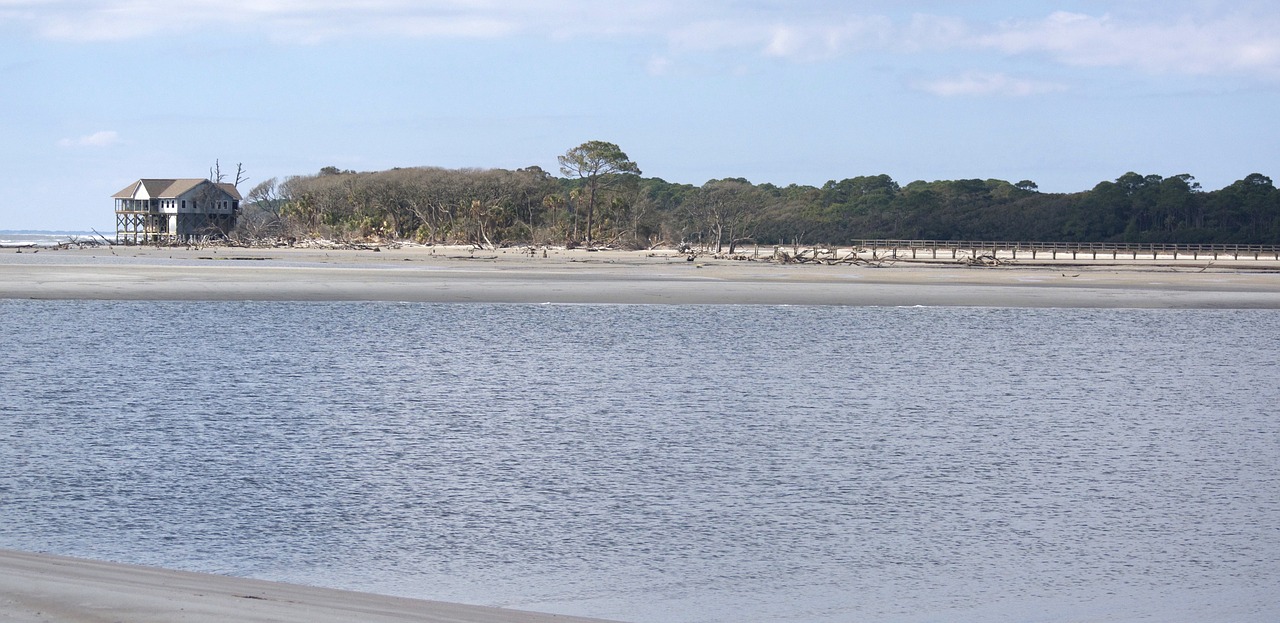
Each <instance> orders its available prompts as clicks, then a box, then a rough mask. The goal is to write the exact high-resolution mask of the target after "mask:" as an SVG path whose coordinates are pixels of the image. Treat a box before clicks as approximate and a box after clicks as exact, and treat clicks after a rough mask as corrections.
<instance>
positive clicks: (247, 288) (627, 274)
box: [0, 246, 1280, 309]
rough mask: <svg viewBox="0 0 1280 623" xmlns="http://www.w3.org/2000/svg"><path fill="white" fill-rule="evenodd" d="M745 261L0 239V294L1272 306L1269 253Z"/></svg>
mask: <svg viewBox="0 0 1280 623" xmlns="http://www.w3.org/2000/svg"><path fill="white" fill-rule="evenodd" d="M374 249H377V250H374ZM771 251H772V250H771V249H770V250H769V251H768V252H761V253H762V254H767V253H771ZM746 257H747V258H748V259H716V258H713V257H710V256H698V257H695V258H692V259H690V257H688V256H686V255H684V254H681V253H678V252H675V251H587V250H582V249H573V250H566V249H557V248H552V249H535V250H532V251H530V250H527V249H518V248H511V249H497V250H488V249H472V248H467V247H439V246H437V247H421V246H406V247H395V246H389V247H371V248H368V249H359V250H357V249H324V248H287V247H285V248H242V247H204V248H187V247H160V248H157V247H138V246H133V247H123V246H115V247H105V246H104V247H98V248H82V249H75V248H71V249H38V250H37V249H3V250H0V298H22V299H25V298H36V299H106V300H112V299H119V300H133V299H136V300H288V301H344V300H355V301H406V302H441V303H454V302H490V303H564V304H573V303H615V304H625V303H637V304H664V303H666V304H767V305H784V304H787V305H863V306H880V305H889V306H900V305H929V306H1002V307H1079V308H1089V307H1109V308H1127V307H1133V308H1270V309H1277V308H1280V262H1275V261H1269V260H1253V259H1247V260H1245V259H1242V260H1221V261H1206V260H1204V259H1200V260H1190V259H1180V260H1170V259H1159V260H1151V259H1145V260H1142V259H1140V260H1125V259H1121V260H1112V259H1106V260H1101V259H1099V260H1083V259H1082V260H1069V259H1063V260H1040V261H1036V262H1034V263H1033V262H1030V261H1025V260H1016V261H1006V262H1003V263H1002V264H1001V265H1000V266H994V267H974V266H965V265H962V264H959V263H954V262H950V263H949V262H943V261H938V262H926V261H911V260H894V261H889V262H884V263H883V264H880V265H865V264H863V265H824V264H780V263H776V262H769V261H764V260H763V259H755V258H752V253H751V252H748V253H747V254H746Z"/></svg>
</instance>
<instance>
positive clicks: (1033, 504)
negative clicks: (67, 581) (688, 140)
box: [0, 301, 1280, 622]
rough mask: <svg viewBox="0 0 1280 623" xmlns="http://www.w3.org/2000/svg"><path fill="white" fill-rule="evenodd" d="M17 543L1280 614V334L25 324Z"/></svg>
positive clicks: (538, 603)
mask: <svg viewBox="0 0 1280 623" xmlns="http://www.w3.org/2000/svg"><path fill="white" fill-rule="evenodd" d="M0 340H2V341H0V353H2V356H3V360H2V361H3V364H2V365H0V546H2V547H9V548H18V549H27V550H35V551H47V552H56V553H62V554H70V555H79V556H90V557H98V558H104V559H109V560H116V561H124V562H137V563H145V564H154V565H162V566H167V567H175V568H183V569H190V570H198V571H212V572H217V573H225V574H232V575H242V576H250V577H257V578H267V579H275V580H285V581H292V582H301V583H308V584H317V585H325V586H336V587H343V588H352V589H358V590H368V591H375V592H382V593H394V594H401V595H409V596H416V597H425V598H434V599H444V600H452V601H462V602H470V603H479V604H489V605H502V606H510V607H519V608H526V609H534V610H544V611H551V612H560V613H567V614H586V615H594V616H601V617H610V618H617V619H623V620H629V621H677V622H693V621H699V622H701V621H723V622H728V621H819V622H837V621H839V622H844V621H886V622H923V621H966V620H968V621H997V622H998V621H1009V622H1015V621H1016V622H1024V621H1027V622H1030V621H1044V622H1066V621H1206V620H1214V621H1258V622H1261V621H1275V620H1280V600H1278V599H1277V598H1276V597H1275V595H1277V594H1280V562H1278V561H1280V418H1278V417H1277V415H1280V413H1278V411H1280V407H1277V405H1278V404H1280V382H1278V381H1280V366H1278V365H1277V363H1276V361H1277V354H1278V353H1280V312H1275V311H1139V310H1028V309H1019V310H1007V309H946V308H943V309H940V308H812V307H697V306H689V307H679V306H676V307H666V306H664V307H644V306H510V305H508V306H501V305H418V304H414V305H400V304H363V303H339V304H307V303H157V302H88V301H66V302H38V301H0Z"/></svg>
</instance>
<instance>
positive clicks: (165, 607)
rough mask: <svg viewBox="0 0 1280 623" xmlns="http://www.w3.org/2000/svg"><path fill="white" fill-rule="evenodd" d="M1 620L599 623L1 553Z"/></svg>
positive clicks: (42, 555) (563, 617)
mask: <svg viewBox="0 0 1280 623" xmlns="http://www.w3.org/2000/svg"><path fill="white" fill-rule="evenodd" d="M0 621H3V622H17V621H23V622H26V621H31V622H35V621H44V622H59V623H62V622H66V623H72V622H75V623H79V622H86V623H87V622H106V621H129V622H131V623H149V622H157V623H160V622H163V623H170V622H174V621H183V622H187V623H206V622H207V623H215V622H216V623H223V622H226V621H241V622H255V621H263V622H266V621H271V622H274V623H294V622H296V623H350V622H353V621H361V622H367V623H384V622H391V621H399V622H404V621H422V622H439V623H516V622H520V623H552V622H556V623H574V622H582V623H587V622H590V621H600V619H585V618H579V617H569V616H558V615H551V614H540V613H534V612H523V611H518V610H507V609H503V608H486V607H481V606H465V605H460V604H451V603H445V602H438V601H425V600H419V599H405V598H401V597H387V596H382V595H371V594H368V593H356V592H351V591H340V590H332V589H324V588H313V587H308V586H297V585H291V584H282V583H279V582H265V581H261V580H247V579H243V578H232V577H226V576H220V575H211V574H204V573H189V572H184V571H170V570H167V569H157V568H153V567H140V566H134V565H121V564H115V563H108V562H99V561H92V560H82V559H77V558H65V557H62V556H51V555H47V554H31V553H26V552H16V551H10V550H0Z"/></svg>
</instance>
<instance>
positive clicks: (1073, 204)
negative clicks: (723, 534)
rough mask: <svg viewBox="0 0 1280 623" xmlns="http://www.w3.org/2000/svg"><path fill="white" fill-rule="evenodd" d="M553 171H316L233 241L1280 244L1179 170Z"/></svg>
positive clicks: (1240, 192)
mask: <svg viewBox="0 0 1280 623" xmlns="http://www.w3.org/2000/svg"><path fill="white" fill-rule="evenodd" d="M559 162H560V165H561V171H560V172H561V174H562V175H563V177H558V176H556V175H554V174H552V173H550V172H548V171H544V170H543V169H541V168H539V167H536V166H532V167H528V168H523V169H517V170H514V171H511V170H504V169H443V168H437V167H413V168H396V169H391V170H388V171H375V172H359V173H358V172H355V171H350V170H340V169H338V168H336V167H325V168H324V169H322V170H320V171H319V172H318V173H316V174H314V175H300V176H295V177H289V178H286V179H284V180H283V181H281V180H277V179H270V180H266V181H264V182H262V183H260V184H258V185H257V186H256V187H254V188H253V190H251V191H250V192H249V194H248V196H247V197H246V200H247V201H246V203H247V205H246V207H245V211H244V214H243V215H242V218H241V219H240V225H239V227H238V231H237V234H238V235H240V236H243V237H250V238H262V237H327V238H339V239H354V238H375V237H376V238H387V239H397V240H404V239H411V240H416V241H418V242H423V243H470V244H477V245H484V246H504V245H516V244H566V245H569V246H575V245H579V244H587V245H606V246H616V247H626V248H649V247H653V246H657V245H670V246H678V245H681V244H684V245H690V246H695V245H696V246H701V247H704V248H711V249H715V250H717V251H719V250H723V249H728V250H730V251H732V250H733V248H734V247H735V246H736V245H740V244H744V243H755V244H769V245H772V244H835V245H842V244H848V243H850V242H852V241H854V240H863V239H928V240H1003V241H1027V242H1131V243H1132V242H1136V243H1239V244H1271V245H1274V244H1280V192H1277V190H1276V187H1275V186H1274V184H1273V183H1272V180H1271V178H1269V177H1266V176H1264V175H1262V174H1258V173H1254V174H1252V175H1248V176H1246V177H1245V178H1243V179H1241V180H1239V181H1237V182H1235V183H1233V184H1231V185H1229V186H1227V187H1225V188H1222V189H1219V190H1212V191H1206V190H1204V189H1202V188H1201V187H1200V185H1199V184H1198V183H1196V181H1195V178H1194V177H1192V176H1191V175H1187V174H1180V175H1173V176H1169V177H1162V176H1160V175H1142V174H1139V173H1132V172H1130V173H1125V174H1124V175H1121V176H1120V177H1119V178H1117V179H1115V180H1114V181H1104V182H1100V183H1099V184H1097V185H1096V186H1094V187H1093V188H1092V189H1090V190H1087V191H1082V192H1077V193H1042V192H1039V190H1038V188H1037V186H1036V184H1035V182H1033V181H1031V180H1021V181H1018V182H1016V183H1010V182H1007V181H1004V180H996V179H988V180H979V179H966V180H948V181H933V182H926V181H914V182H911V183H908V184H906V185H901V184H899V183H898V182H896V181H895V180H893V179H892V178H891V177H889V176H888V175H883V174H882V175H867V176H858V177H852V178H847V179H842V180H832V181H829V182H827V183H825V184H823V185H822V186H821V187H815V186H802V185H796V184H791V185H789V186H785V187H780V186H775V185H773V184H753V183H751V182H750V181H748V180H745V179H742V178H726V179H719V180H709V181H707V182H706V183H704V184H702V185H701V186H693V185H690V184H677V183H672V182H667V181H665V180H663V179H661V178H657V177H649V178H646V177H642V176H641V173H640V168H639V166H638V165H637V164H636V163H634V162H632V161H631V160H630V159H629V158H628V157H627V155H626V154H625V153H624V152H623V151H622V150H621V149H619V148H618V146H617V145H614V144H612V143H606V142H603V141H591V142H588V143H584V144H583V145H580V146H578V147H575V148H573V149H570V150H569V151H567V152H566V153H565V154H564V155H563V156H560V157H559Z"/></svg>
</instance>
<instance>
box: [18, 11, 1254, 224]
mask: <svg viewBox="0 0 1280 623" xmlns="http://www.w3.org/2000/svg"><path fill="white" fill-rule="evenodd" d="M0 36H2V37H3V41H4V45H3V46H2V49H0V85H3V86H0V89H3V92H4V96H3V98H0V133H2V135H3V138H4V141H3V142H4V146H5V149H4V150H3V152H2V154H0V158H2V159H3V161H0V185H2V186H3V188H4V190H5V191H6V192H5V193H4V194H3V196H0V229H77V230H79V229H85V228H89V227H95V228H98V229H99V230H100V231H105V230H110V229H112V228H113V227H114V222H113V218H112V214H111V209H112V203H111V200H110V199H109V197H110V195H111V194H112V193H114V192H115V191H117V190H119V189H120V188H122V187H124V186H125V185H127V184H128V183H129V182H131V181H133V180H135V179H137V178H140V177H203V176H206V175H208V173H209V169H210V167H211V166H212V165H213V163H214V160H215V159H220V160H221V163H222V167H223V170H224V171H226V170H231V171H234V169H235V165H236V163H243V164H244V167H245V169H246V171H247V174H248V176H249V178H250V179H249V181H248V182H247V183H245V184H243V185H242V186H241V191H242V192H248V190H249V189H250V188H252V186H253V185H254V184H256V183H258V182H260V181H262V180H264V179H267V178H271V177H277V178H283V177H286V176H289V175H299V174H310V173H314V172H316V171H318V170H319V169H320V168H321V167H324V166H329V165H332V166H337V167H339V168H343V169H356V170H362V171H364V170H380V169H386V168H391V167H397V166H400V167H406V166H421V165H430V166H443V167H502V168H518V167H524V166H529V165H538V166H541V167H543V168H544V169H547V170H549V171H556V156H557V155H559V154H562V153H564V152H565V150H567V149H569V148H571V147H574V146H576V145H578V144H580V143H582V142H584V141H587V140H606V141H610V142H614V143H617V144H618V145H619V146H621V147H622V148H623V150H625V151H626V152H627V153H628V155H630V156H631V158H632V159H633V160H635V161H636V163H637V164H639V165H640V168H641V169H642V170H643V171H644V174H645V175H646V176H651V177H661V178H663V179H667V180H670V181H675V182H683V183H691V184H701V183H703V182H705V181H707V180H708V179H715V178H721V177H745V178H747V179H749V180H751V181H753V182H757V183H760V182H772V183H775V184H779V185H786V184H790V183H798V184H813V185H821V184H822V183H824V182H826V181H827V180H833V179H834V180H839V179H843V178H847V177H855V176H858V175H875V174H880V173H887V174H889V175H890V176H892V177H893V178H894V179H896V180H898V181H899V182H900V183H903V184H906V183H908V182H910V181H913V180H917V179H924V180H936V179H960V178H974V177H977V178H984V179H985V178H999V179H1005V180H1009V181H1015V182H1016V181H1018V180H1022V179H1030V180H1033V181H1035V182H1036V183H1038V184H1039V185H1040V188H1041V190H1043V191H1051V192H1072V191H1078V190H1086V189H1088V188H1091V187H1092V186H1093V185H1094V184H1096V183H1097V182H1099V181H1102V180H1110V179H1115V178H1117V177H1119V176H1120V175H1122V174H1124V173H1125V172H1127V171H1137V172H1139V173H1143V174H1151V173H1154V174H1159V175H1166V176H1167V175H1175V174H1180V173H1190V174H1192V175H1194V176H1196V178H1197V179H1198V180H1199V181H1200V182H1201V184H1203V186H1204V187H1205V188H1206V189H1216V188H1220V187H1222V186H1225V185H1227V184H1230V183H1231V182H1233V181H1235V180H1238V179H1241V178H1243V177H1245V176H1246V175H1248V174H1250V173H1255V172H1257V173H1263V174H1266V175H1269V176H1273V177H1275V176H1280V167H1278V166H1277V164H1278V163H1280V114H1278V113H1277V110H1280V8H1277V5H1276V4H1275V3H1274V2H1273V1H1272V0H1257V1H1251V0H1240V1H1215V0H1116V1H1112V2H1093V1H1069V0H1063V1H1058V2H1045V1H1038V0H1024V1H1019V2H1013V1H1004V2H996V1H986V2H983V1H965V0H922V1H919V2H890V1H887V0H867V1H856V0H855V1H847V2H836V1H827V0H799V1H791V2H782V1H772V0H756V1H733V0H710V1H706V2H696V1H690V0H684V1H676V0H629V1H627V2H608V1H602V0H565V1H556V2H550V1H545V0H543V1H520V2H517V1H513V0H425V1H412V0H369V1H365V2H358V1H344V2H337V1H333V0H216V1H215V0H0Z"/></svg>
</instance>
